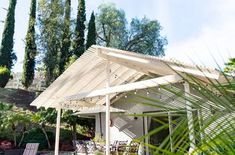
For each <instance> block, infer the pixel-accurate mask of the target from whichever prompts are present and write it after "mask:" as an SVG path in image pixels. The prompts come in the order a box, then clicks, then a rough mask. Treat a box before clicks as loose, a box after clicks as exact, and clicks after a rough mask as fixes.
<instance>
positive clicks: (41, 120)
mask: <svg viewBox="0 0 235 155" xmlns="http://www.w3.org/2000/svg"><path fill="white" fill-rule="evenodd" d="M55 120H56V110H55V109H52V108H48V109H47V110H45V109H43V108H41V109H39V111H38V112H37V113H35V114H34V115H32V121H33V122H34V123H35V124H38V125H39V127H40V129H41V130H42V132H43V134H44V136H45V138H46V140H47V146H48V148H49V149H51V143H50V140H49V137H48V135H47V132H46V124H55Z"/></svg>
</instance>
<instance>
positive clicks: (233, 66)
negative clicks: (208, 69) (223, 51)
mask: <svg viewBox="0 0 235 155" xmlns="http://www.w3.org/2000/svg"><path fill="white" fill-rule="evenodd" d="M225 65H226V67H225V68H224V71H225V72H226V73H230V74H232V75H233V76H235V58H230V59H229V62H228V63H226V64H225Z"/></svg>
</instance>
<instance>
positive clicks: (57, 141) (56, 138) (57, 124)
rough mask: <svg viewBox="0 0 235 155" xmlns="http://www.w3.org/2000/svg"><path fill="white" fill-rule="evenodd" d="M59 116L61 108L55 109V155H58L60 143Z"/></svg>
mask: <svg viewBox="0 0 235 155" xmlns="http://www.w3.org/2000/svg"><path fill="white" fill-rule="evenodd" d="M60 115H61V108H58V109H57V119H56V136H55V155H59V143H60Z"/></svg>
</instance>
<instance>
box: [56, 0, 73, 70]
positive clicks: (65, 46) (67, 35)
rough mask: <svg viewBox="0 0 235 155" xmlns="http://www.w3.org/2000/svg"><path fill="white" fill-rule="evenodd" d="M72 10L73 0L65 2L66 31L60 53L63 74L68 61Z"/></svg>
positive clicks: (60, 66) (60, 65)
mask: <svg viewBox="0 0 235 155" xmlns="http://www.w3.org/2000/svg"><path fill="white" fill-rule="evenodd" d="M70 10H71V0H66V2H65V16H64V32H63V38H62V47H61V51H60V53H59V74H62V73H63V71H64V69H65V64H66V62H67V61H68V56H69V47H70V43H71V42H70Z"/></svg>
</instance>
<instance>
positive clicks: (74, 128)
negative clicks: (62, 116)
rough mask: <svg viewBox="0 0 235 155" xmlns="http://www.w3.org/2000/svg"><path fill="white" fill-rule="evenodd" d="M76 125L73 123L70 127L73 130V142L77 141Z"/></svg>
mask: <svg viewBox="0 0 235 155" xmlns="http://www.w3.org/2000/svg"><path fill="white" fill-rule="evenodd" d="M76 125H77V124H76V123H74V124H73V125H72V129H73V140H77V128H76Z"/></svg>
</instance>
